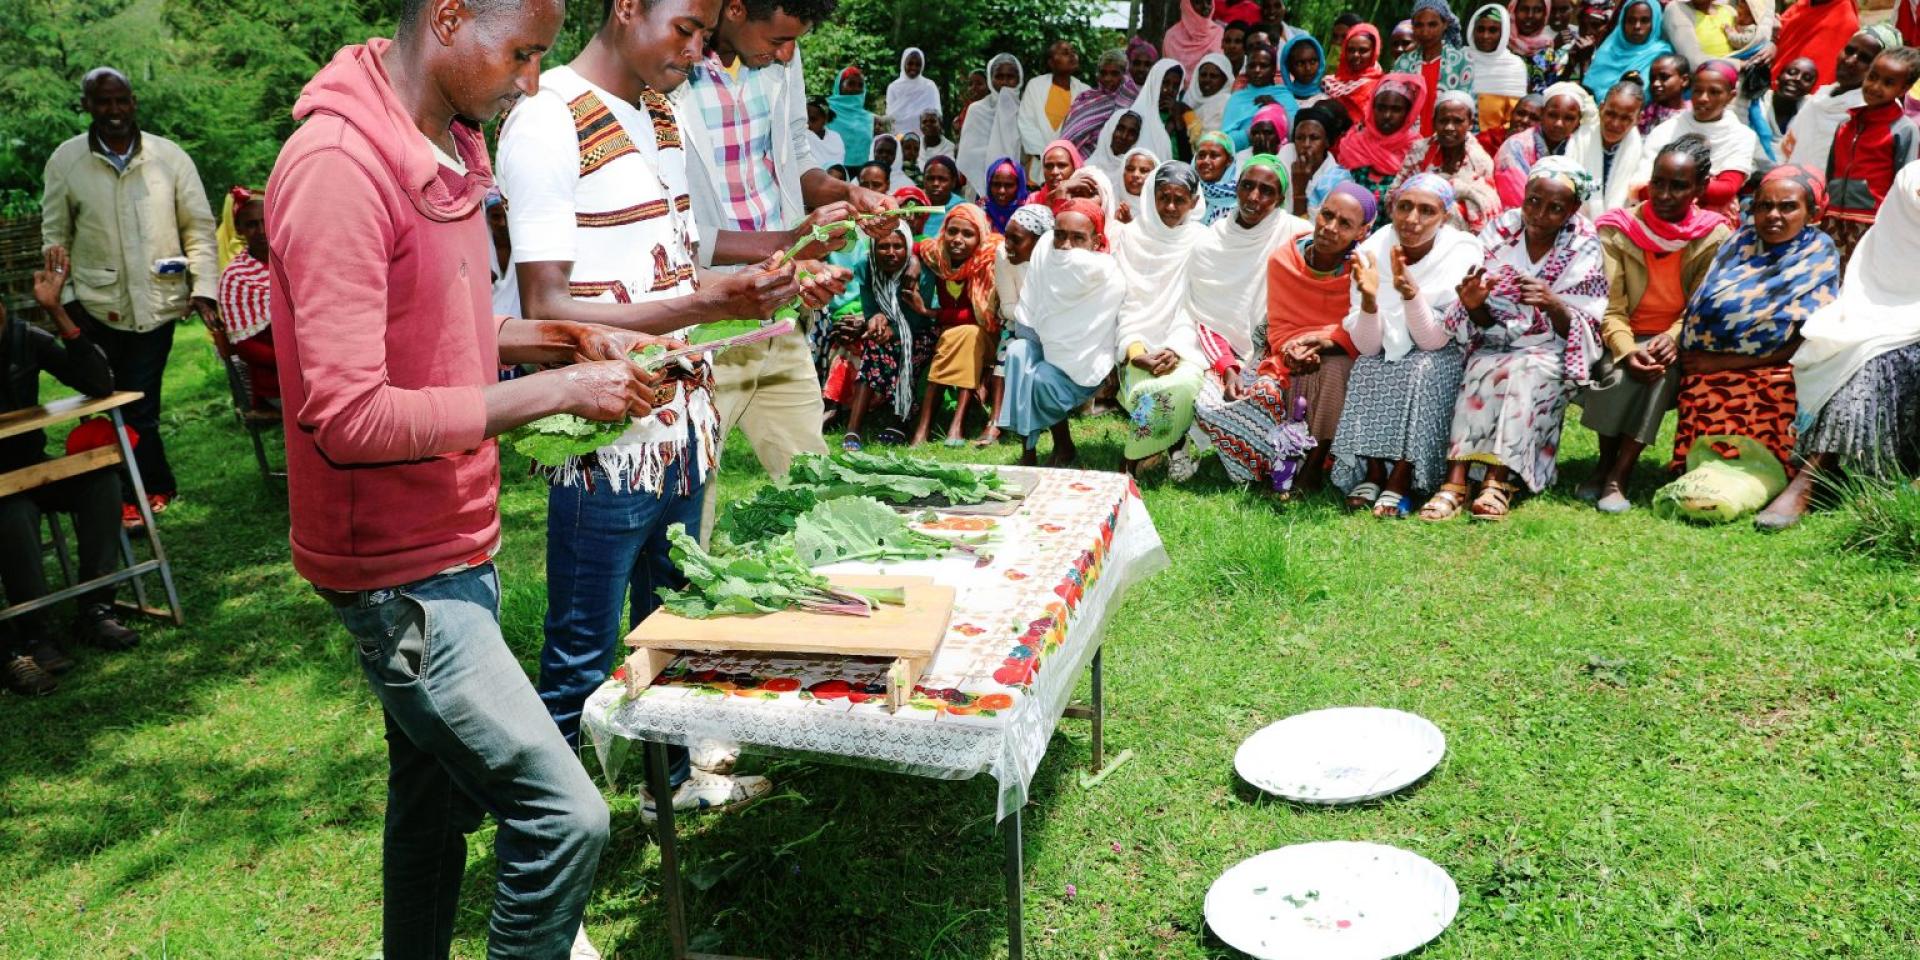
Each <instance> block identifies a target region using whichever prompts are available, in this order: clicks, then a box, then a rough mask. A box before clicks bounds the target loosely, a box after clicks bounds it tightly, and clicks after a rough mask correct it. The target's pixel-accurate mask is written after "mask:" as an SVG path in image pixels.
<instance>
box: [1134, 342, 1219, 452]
mask: <svg viewBox="0 0 1920 960" xmlns="http://www.w3.org/2000/svg"><path fill="white" fill-rule="evenodd" d="M1205 379H1206V371H1205V370H1202V369H1201V367H1200V365H1199V364H1197V363H1194V362H1193V361H1191V360H1182V361H1180V366H1178V367H1175V368H1174V370H1173V372H1172V373H1169V374H1167V375H1166V376H1164V377H1155V376H1151V375H1149V374H1148V373H1147V372H1146V371H1145V370H1142V369H1140V368H1139V367H1136V366H1134V365H1133V364H1131V363H1129V364H1127V365H1126V367H1125V368H1124V370H1123V372H1122V373H1121V374H1120V406H1121V407H1122V408H1123V409H1125V410H1126V411H1127V414H1128V420H1129V422H1128V430H1127V446H1126V450H1125V456H1126V458H1127V459H1129V460H1145V459H1146V458H1148V457H1151V456H1153V455H1154V454H1156V453H1159V452H1161V451H1163V450H1166V449H1167V448H1169V447H1172V446H1173V445H1174V444H1176V443H1179V442H1180V437H1181V435H1183V434H1185V433H1186V432H1187V428H1188V427H1191V426H1193V399H1194V397H1195V396H1197V395H1199V393H1200V384H1201V382H1202V381H1203V380H1205Z"/></svg>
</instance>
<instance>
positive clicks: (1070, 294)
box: [998, 199, 1125, 467]
mask: <svg viewBox="0 0 1920 960" xmlns="http://www.w3.org/2000/svg"><path fill="white" fill-rule="evenodd" d="M1106 219H1107V217H1106V214H1105V213H1103V212H1101V210H1100V207H1099V206H1098V205H1097V204H1096V203H1094V202H1093V201H1091V200H1078V199H1075V200H1069V201H1067V202H1066V203H1065V204H1062V205H1061V207H1060V212H1059V213H1058V214H1056V215H1055V217H1054V225H1053V230H1052V231H1050V232H1048V233H1047V235H1046V236H1044V237H1041V238H1040V242H1039V244H1037V245H1036V246H1035V247H1034V250H1033V259H1032V261H1031V262H1030V263H1029V265H1028V268H1027V269H1028V272H1027V279H1026V283H1025V284H1024V285H1023V286H1022V288H1021V291H1020V305H1019V306H1018V307H1017V308H1016V309H1015V310H1014V324H1015V333H1016V336H1017V337H1018V339H1016V340H1014V342H1013V343H1011V344H1009V345H1008V347H1007V374H1006V376H1007V389H1006V395H1005V397H1004V398H1003V400H1002V402H1001V404H1000V409H999V411H998V419H999V426H1000V428H1001V429H1002V430H1011V431H1013V432H1014V433H1017V434H1019V435H1020V436H1021V437H1022V438H1023V441H1024V442H1023V444H1022V447H1021V454H1020V462H1021V463H1022V464H1023V465H1025V466H1036V465H1037V464H1038V462H1039V450H1038V444H1039V442H1040V433H1041V432H1042V431H1050V432H1051V433H1052V434H1053V455H1052V456H1051V457H1049V458H1048V459H1047V465H1048V466H1052V467H1065V466H1070V465H1072V463H1073V462H1074V460H1075V458H1076V456H1077V451H1075V450H1074V446H1073V433H1072V431H1071V429H1070V425H1069V423H1068V422H1067V419H1068V417H1070V416H1071V415H1072V414H1073V411H1074V410H1075V409H1077V408H1079V406H1080V405H1081V404H1083V403H1086V402H1087V401H1088V400H1090V399H1092V398H1093V395H1094V393H1095V392H1097V391H1098V390H1099V389H1100V385H1101V384H1102V383H1105V382H1106V379H1107V374H1109V373H1111V372H1113V338H1114V326H1115V323H1116V322H1117V320H1118V318H1119V313H1120V301H1121V298H1122V296H1123V295H1124V294H1125V286H1124V285H1123V284H1122V283H1121V282H1120V268H1119V266H1118V265H1117V264H1115V263H1114V258H1113V253H1112V251H1111V249H1110V248H1109V247H1108V245H1107V238H1106Z"/></svg>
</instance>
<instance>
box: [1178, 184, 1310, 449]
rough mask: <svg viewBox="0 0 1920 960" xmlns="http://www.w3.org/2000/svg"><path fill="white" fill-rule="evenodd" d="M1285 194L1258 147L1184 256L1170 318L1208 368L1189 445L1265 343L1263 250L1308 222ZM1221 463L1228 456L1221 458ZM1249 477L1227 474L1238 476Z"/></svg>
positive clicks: (1203, 440) (1202, 443)
mask: <svg viewBox="0 0 1920 960" xmlns="http://www.w3.org/2000/svg"><path fill="white" fill-rule="evenodd" d="M1286 196H1287V171H1286V170H1285V169H1284V168H1283V167H1281V166H1280V161H1278V160H1277V159H1275V158H1273V157H1271V156H1268V155H1266V154H1261V155H1258V156H1255V157H1254V158H1253V159H1252V160H1251V161H1248V163H1247V168H1246V169H1245V170H1242V171H1240V179H1239V183H1238V185H1237V187H1236V190H1235V200H1236V202H1235V204H1234V207H1233V211H1232V212H1231V213H1230V214H1228V215H1227V216H1225V217H1222V218H1220V219H1219V220H1218V221H1215V222H1214V224H1213V225H1212V226H1210V227H1207V228H1206V229H1205V230H1204V231H1202V232H1201V234H1200V237H1199V239H1198V240H1196V241H1195V242H1194V244H1193V252H1192V253H1190V254H1188V257H1187V284H1186V296H1185V297H1183V298H1181V301H1180V317H1179V319H1178V320H1176V321H1175V322H1176V323H1180V324H1183V325H1186V326H1188V327H1191V328H1192V329H1193V331H1194V334H1195V336H1196V337H1197V338H1198V339H1199V341H1200V353H1201V356H1202V357H1203V358H1204V359H1205V361H1206V364H1207V375H1206V378H1205V380H1203V381H1202V382H1201V384H1200V394H1199V396H1198V397H1197V398H1196V399H1195V400H1194V419H1195V421H1196V422H1195V426H1194V429H1193V430H1191V431H1189V432H1188V436H1189V437H1190V438H1191V439H1192V440H1193V441H1194V443H1193V444H1190V445H1189V446H1191V447H1193V448H1194V451H1195V452H1196V453H1198V452H1201V451H1203V450H1205V449H1209V448H1211V447H1212V445H1213V439H1212V434H1211V433H1210V432H1209V431H1207V430H1206V429H1205V428H1204V425H1205V423H1206V422H1207V420H1208V419H1209V417H1210V413H1209V411H1210V410H1212V409H1217V408H1222V407H1226V406H1228V405H1229V404H1232V403H1233V402H1234V401H1237V400H1239V399H1240V398H1241V395H1242V394H1243V393H1244V392H1245V386H1246V384H1247V383H1248V382H1250V381H1251V380H1252V379H1253V375H1254V370H1255V368H1256V367H1258V366H1259V365H1260V359H1261V356H1262V354H1263V352H1264V351H1265V350H1266V345H1267V344H1266V332H1267V285H1266V284H1264V283H1261V282H1260V281H1259V279H1258V278H1260V277H1263V276H1265V275H1266V269H1267V257H1268V255H1270V254H1272V253H1273V249H1274V248H1275V247H1277V246H1279V245H1280V244H1282V243H1285V242H1287V241H1288V240H1290V239H1292V238H1293V237H1296V236H1299V235H1300V234H1301V233H1302V232H1303V231H1305V230H1307V229H1308V226H1307V222H1306V221H1305V220H1302V219H1300V218H1299V217H1296V216H1294V215H1293V214H1291V213H1288V212H1287V211H1286V209H1285V208H1284V207H1283V206H1282V205H1281V201H1282V200H1283V199H1284V198H1285V197H1286ZM1187 459H1188V458H1185V457H1181V456H1177V455H1176V457H1175V461H1174V463H1172V464H1170V465H1169V473H1170V474H1171V475H1172V476H1173V477H1174V479H1176V480H1181V479H1186V477H1187V476H1191V469H1190V468H1189V467H1188V466H1187V463H1186V462H1183V461H1187ZM1222 462H1223V463H1229V464H1230V463H1232V462H1233V461H1231V460H1223V461H1222ZM1247 479H1248V478H1246V477H1234V480H1235V481H1236V482H1240V483H1245V482H1246V481H1247Z"/></svg>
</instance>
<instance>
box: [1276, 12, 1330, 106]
mask: <svg viewBox="0 0 1920 960" xmlns="http://www.w3.org/2000/svg"><path fill="white" fill-rule="evenodd" d="M1302 43H1305V44H1311V45H1312V46H1313V52H1315V53H1317V54H1319V55H1320V70H1319V71H1318V72H1316V73H1315V74H1314V75H1313V79H1312V80H1309V81H1307V82H1306V83H1301V82H1299V81H1297V80H1295V79H1293V73H1292V72H1290V71H1289V70H1287V59H1288V58H1287V55H1288V54H1290V53H1292V52H1293V48H1294V47H1295V46H1298V45H1299V44H1302ZM1274 72H1275V75H1276V76H1279V77H1282V78H1284V79H1285V81H1286V85H1287V91H1288V92H1289V93H1292V94H1293V99H1294V100H1296V101H1299V100H1306V99H1308V98H1310V97H1317V96H1319V95H1320V94H1321V93H1323V92H1324V91H1322V90H1321V89H1320V80H1321V78H1323V77H1325V76H1326V75H1327V51H1326V49H1325V48H1323V47H1321V46H1320V41H1318V40H1315V39H1314V38H1312V37H1310V36H1307V35H1306V34H1304V33H1302V34H1299V35H1298V36H1295V37H1294V38H1293V39H1292V40H1288V41H1287V42H1286V45H1285V46H1283V47H1281V48H1280V62H1279V63H1276V64H1274ZM1287 119H1288V120H1292V119H1293V111H1292V110H1288V111H1287Z"/></svg>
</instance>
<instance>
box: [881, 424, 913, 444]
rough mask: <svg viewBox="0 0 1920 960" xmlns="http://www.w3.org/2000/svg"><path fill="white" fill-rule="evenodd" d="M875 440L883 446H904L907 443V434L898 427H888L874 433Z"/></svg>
mask: <svg viewBox="0 0 1920 960" xmlns="http://www.w3.org/2000/svg"><path fill="white" fill-rule="evenodd" d="M873 442H874V443H877V444H880V445H881V446H883V447H904V446H906V444H907V435H906V434H904V433H901V432H900V430H899V429H898V428H896V427H888V428H886V429H885V430H882V431H880V432H879V433H876V434H874V435H873Z"/></svg>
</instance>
